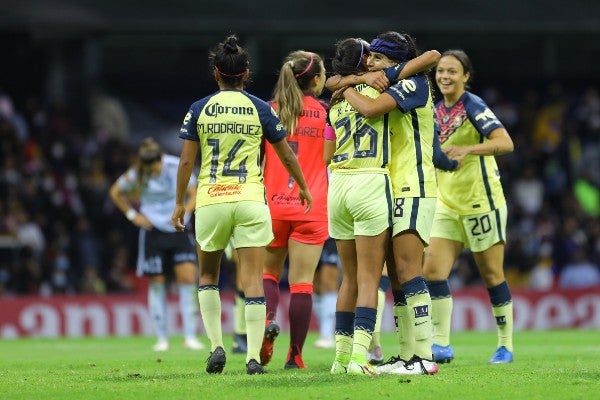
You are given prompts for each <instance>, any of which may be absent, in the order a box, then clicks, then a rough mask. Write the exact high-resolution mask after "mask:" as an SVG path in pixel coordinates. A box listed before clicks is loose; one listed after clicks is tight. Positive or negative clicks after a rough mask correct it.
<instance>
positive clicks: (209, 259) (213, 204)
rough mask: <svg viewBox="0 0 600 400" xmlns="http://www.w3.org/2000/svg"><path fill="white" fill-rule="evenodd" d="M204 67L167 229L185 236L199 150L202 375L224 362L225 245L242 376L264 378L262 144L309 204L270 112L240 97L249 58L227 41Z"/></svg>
mask: <svg viewBox="0 0 600 400" xmlns="http://www.w3.org/2000/svg"><path fill="white" fill-rule="evenodd" d="M209 61H210V67H211V69H212V70H213V75H214V78H215V81H216V82H217V84H218V86H219V90H218V91H217V92H216V93H213V94H211V95H209V96H207V97H204V98H203V99H201V100H199V101H197V102H195V103H193V104H192V105H191V107H190V109H189V111H188V113H187V115H186V116H185V119H184V121H183V125H182V127H181V130H180V133H179V137H180V138H182V139H183V148H182V150H181V160H180V162H179V169H178V173H177V194H176V203H175V209H174V210H173V215H172V216H171V223H172V224H173V225H174V226H175V227H176V228H177V229H178V230H180V231H183V230H184V225H183V217H184V214H185V207H184V206H183V198H184V194H185V187H186V183H187V181H188V180H189V177H190V174H191V172H192V169H193V166H194V162H195V160H196V155H197V154H198V151H199V150H200V173H199V176H198V194H197V200H196V240H197V241H198V244H199V249H198V256H199V260H200V265H201V268H200V279H199V288H198V300H199V302H200V311H201V313H202V321H203V322H204V327H205V328H206V332H207V335H208V338H209V339H210V343H211V354H210V356H209V358H208V361H207V366H206V371H207V372H208V373H221V372H222V371H223V368H224V367H225V362H226V356H225V350H224V349H223V334H222V331H221V300H220V297H219V287H218V283H219V266H220V263H221V256H222V255H223V251H224V249H225V248H226V247H227V244H228V243H229V241H230V239H231V240H233V243H234V246H235V248H236V250H237V254H238V257H239V262H240V273H241V282H242V290H243V292H244V295H245V298H246V300H245V301H246V309H245V317H246V333H247V341H248V343H247V346H248V353H247V355H246V372H247V373H248V374H250V375H253V374H262V373H264V372H265V370H264V368H263V367H262V365H260V363H259V361H258V360H259V359H260V347H261V342H262V336H263V330H264V321H265V316H266V313H265V298H264V291H263V284H262V269H263V266H264V261H265V246H266V245H268V244H269V243H270V242H271V241H272V240H273V232H272V229H271V216H270V214H269V207H268V206H267V204H266V201H265V186H264V185H263V183H262V172H261V168H260V146H261V141H262V138H263V137H264V138H266V139H267V140H268V141H269V142H270V143H271V144H272V145H273V148H274V150H275V153H276V154H277V156H278V157H279V159H280V160H281V162H282V163H283V165H284V166H285V167H286V170H287V172H288V173H289V174H290V175H291V176H292V178H293V179H294V181H295V182H296V185H298V187H299V192H298V202H299V203H300V204H303V205H305V206H306V211H307V212H308V211H309V210H310V207H311V205H312V198H311V195H310V192H309V190H308V187H307V185H306V181H305V180H304V175H303V174H302V170H301V169H300V164H299V163H298V160H297V158H296V156H295V155H294V152H293V151H292V149H291V148H290V146H289V145H288V143H287V141H286V140H285V137H286V131H285V129H284V127H283V126H282V124H281V122H280V121H279V118H277V115H276V114H275V112H274V111H273V109H272V108H271V107H270V106H269V104H267V103H266V102H264V101H262V100H260V99H258V98H257V97H254V96H252V95H251V94H249V93H247V92H246V91H244V90H243V89H244V82H246V81H247V80H248V77H249V74H250V71H249V69H248V65H249V63H248V55H247V53H246V51H245V50H244V49H243V48H242V47H240V46H239V45H238V39H237V37H236V36H235V35H231V36H229V37H227V38H226V39H225V40H224V41H223V42H221V43H219V44H218V45H217V46H216V48H215V49H214V51H212V52H211V53H210V56H209Z"/></svg>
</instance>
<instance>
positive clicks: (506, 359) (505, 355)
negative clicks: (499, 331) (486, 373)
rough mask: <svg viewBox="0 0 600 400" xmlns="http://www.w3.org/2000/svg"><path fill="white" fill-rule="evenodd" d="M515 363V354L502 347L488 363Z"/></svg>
mask: <svg viewBox="0 0 600 400" xmlns="http://www.w3.org/2000/svg"><path fill="white" fill-rule="evenodd" d="M511 362H513V353H512V351H508V349H507V348H506V347H504V346H500V347H498V348H497V349H496V352H495V353H494V355H493V356H492V358H490V361H488V364H508V363H511Z"/></svg>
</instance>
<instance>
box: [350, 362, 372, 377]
mask: <svg viewBox="0 0 600 400" xmlns="http://www.w3.org/2000/svg"><path fill="white" fill-rule="evenodd" d="M346 373H347V374H349V375H366V376H377V375H379V372H377V371H375V368H374V367H373V366H372V365H371V364H369V363H368V362H367V363H364V364H359V363H357V362H356V361H352V360H350V364H348V370H347V371H346Z"/></svg>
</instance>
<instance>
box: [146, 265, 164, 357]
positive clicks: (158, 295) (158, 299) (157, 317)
mask: <svg viewBox="0 0 600 400" xmlns="http://www.w3.org/2000/svg"><path fill="white" fill-rule="evenodd" d="M148 309H149V311H150V317H151V318H152V323H153V325H154V331H155V333H156V339H157V341H156V344H155V345H154V346H153V350H154V351H166V350H169V336H168V332H167V289H166V278H165V276H164V275H153V276H151V277H149V285H148Z"/></svg>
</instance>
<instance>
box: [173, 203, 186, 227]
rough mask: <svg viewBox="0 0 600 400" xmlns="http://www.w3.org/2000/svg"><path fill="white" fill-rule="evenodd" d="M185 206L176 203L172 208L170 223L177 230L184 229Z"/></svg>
mask: <svg viewBox="0 0 600 400" xmlns="http://www.w3.org/2000/svg"><path fill="white" fill-rule="evenodd" d="M184 220H185V206H183V204H176V205H175V209H174V210H173V215H171V225H173V227H174V228H175V229H176V230H177V231H178V232H183V231H185V225H184Z"/></svg>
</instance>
